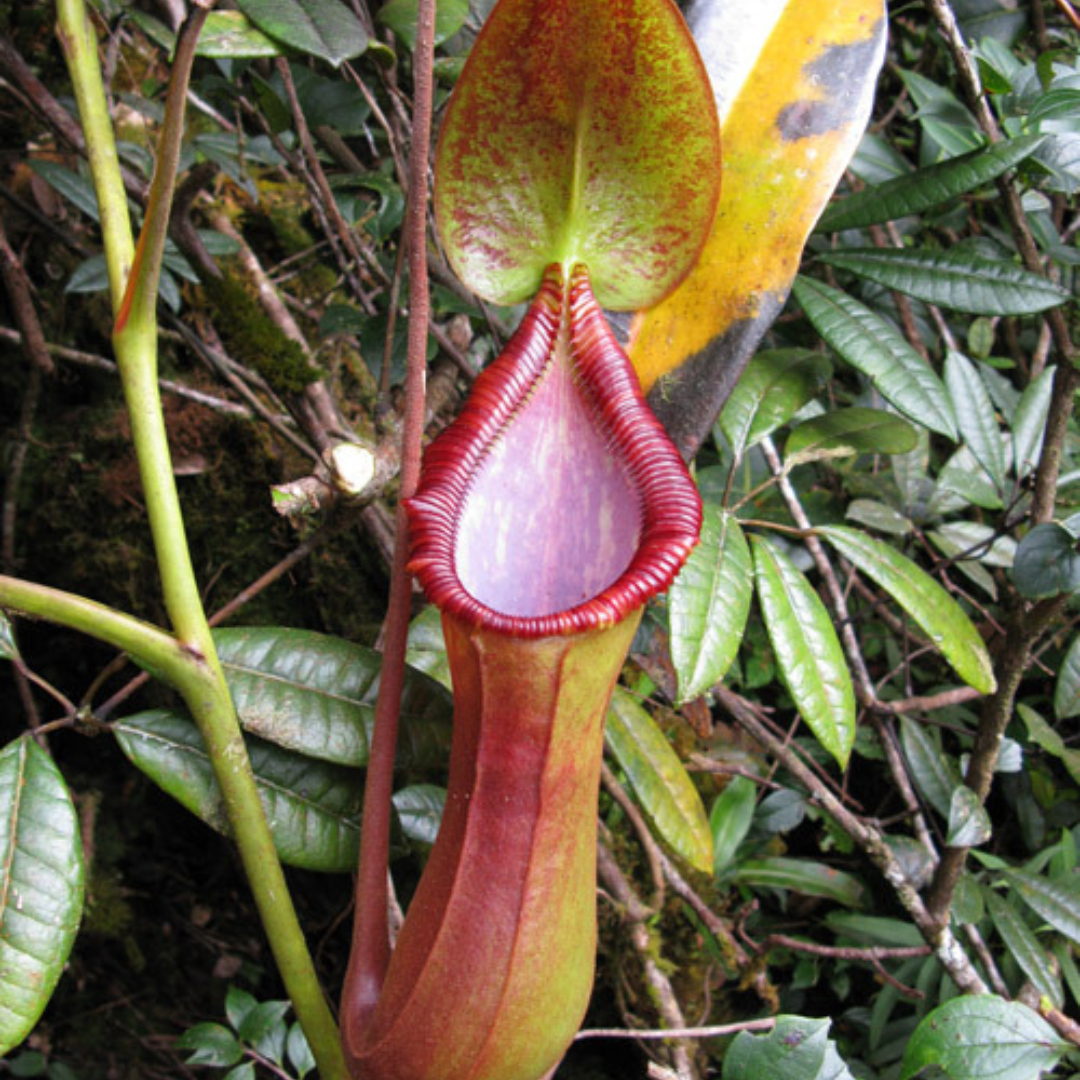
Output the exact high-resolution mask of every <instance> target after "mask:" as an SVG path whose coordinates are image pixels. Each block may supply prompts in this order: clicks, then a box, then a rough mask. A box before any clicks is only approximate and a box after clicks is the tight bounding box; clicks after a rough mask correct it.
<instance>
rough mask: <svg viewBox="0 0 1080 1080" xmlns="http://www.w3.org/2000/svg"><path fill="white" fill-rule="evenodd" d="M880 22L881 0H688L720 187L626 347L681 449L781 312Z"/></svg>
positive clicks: (842, 151)
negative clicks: (703, 236)
mask: <svg viewBox="0 0 1080 1080" xmlns="http://www.w3.org/2000/svg"><path fill="white" fill-rule="evenodd" d="M884 16H885V5H884V3H882V0H778V2H777V3H769V4H763V3H759V2H758V0H725V2H724V3H722V4H717V3H715V0H694V2H692V3H691V4H690V5H689V7H688V9H687V20H688V22H689V24H690V27H691V30H692V31H693V33H694V38H695V40H696V41H697V44H698V48H699V49H700V50H701V54H702V57H703V59H704V61H705V64H706V67H707V68H708V69H709V74H710V77H711V78H712V83H713V89H714V92H715V94H716V98H717V101H718V103H719V108H720V115H721V124H722V141H723V161H724V189H723V193H722V195H721V199H720V209H719V211H718V213H717V215H716V221H715V223H714V225H713V230H712V234H711V236H710V237H709V240H708V243H707V244H706V246H705V249H704V251H703V252H702V255H701V258H700V260H699V261H698V263H697V265H696V266H695V268H694V271H693V273H692V274H691V275H690V276H689V277H688V278H687V279H686V281H685V282H684V284H683V285H682V286H681V287H680V288H679V289H678V291H676V292H675V293H673V294H672V295H671V296H670V297H669V298H668V299H667V300H665V301H664V302H663V303H661V304H659V305H657V306H656V307H653V308H651V309H649V310H648V311H644V312H640V313H639V314H638V315H637V316H636V317H635V319H634V322H633V324H632V326H631V330H630V346H629V351H630V358H631V360H632V361H633V363H634V367H635V368H636V369H637V372H638V376H639V377H640V379H641V382H642V385H643V387H644V388H645V390H646V391H647V392H649V403H650V404H651V405H652V406H653V408H654V410H655V411H656V413H657V415H658V416H659V417H660V419H661V421H662V422H663V423H664V425H665V426H666V427H667V429H668V431H669V432H670V433H671V435H672V436H673V438H674V440H675V443H676V445H677V446H678V447H679V449H680V450H681V451H682V453H683V455H684V457H687V458H689V457H691V456H692V455H693V453H694V451H695V450H696V448H697V447H698V446H699V445H700V444H701V442H702V441H703V440H704V438H705V437H706V436H707V435H708V433H709V430H710V429H711V427H712V424H713V420H714V418H715V417H716V415H717V414H718V413H719V411H720V409H721V407H722V406H723V404H724V402H725V401H726V399H727V396H728V394H730V392H731V390H732V388H733V387H734V386H735V385H736V383H737V381H738V378H739V375H740V374H741V372H742V370H743V368H744V367H745V366H746V364H747V362H748V361H749V359H750V357H751V356H752V355H753V353H754V351H755V349H756V348H757V345H758V342H759V341H760V340H761V338H762V336H763V334H764V333H765V331H766V330H767V329H768V327H769V325H770V324H771V323H772V321H773V319H775V318H776V316H777V315H778V314H779V312H780V309H781V308H782V307H783V305H784V301H785V299H786V297H787V294H788V290H789V289H790V288H791V282H792V279H793V278H794V276H795V272H796V270H797V268H798V265H799V257H800V255H801V253H802V248H803V245H804V244H805V242H806V237H807V236H808V234H809V232H810V230H811V229H812V228H813V225H814V222H815V221H816V219H817V217H818V215H819V214H820V213H821V210H822V207H823V206H824V205H825V203H826V202H827V200H828V198H829V195H830V194H831V193H832V190H833V188H834V187H835V185H836V182H837V180H838V179H839V178H840V176H841V175H842V173H843V170H844V169H845V168H846V166H847V164H848V161H849V159H850V157H851V155H852V153H853V152H854V150H855V147H856V145H857V144H858V141H859V138H860V136H861V134H862V131H863V128H864V127H865V125H866V121H867V118H868V117H869V114H870V107H871V104H872V101H873V91H874V83H875V80H876V78H877V72H878V69H879V67H880V65H881V60H882V57H883V55H884V43H885V18H884ZM781 208H782V209H781Z"/></svg>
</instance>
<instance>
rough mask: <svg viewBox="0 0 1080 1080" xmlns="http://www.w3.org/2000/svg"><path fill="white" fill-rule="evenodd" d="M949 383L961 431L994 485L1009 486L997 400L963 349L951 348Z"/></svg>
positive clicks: (946, 378) (946, 366)
mask: <svg viewBox="0 0 1080 1080" xmlns="http://www.w3.org/2000/svg"><path fill="white" fill-rule="evenodd" d="M945 385H946V386H947V387H948V389H949V396H950V397H951V398H952V401H953V408H954V410H955V411H956V422H957V424H958V425H959V428H960V435H961V436H962V437H963V439H964V442H966V443H967V445H968V447H969V448H970V450H971V452H972V453H973V454H974V455H975V458H976V460H977V461H978V462H979V464H980V465H981V466H982V467H983V468H984V469H985V470H986V475H987V476H989V477H990V480H991V481H992V482H993V484H994V487H995V488H996V489H997V490H998V491H999V492H1000V491H1004V490H1005V455H1004V454H1003V453H1002V449H1001V433H1000V432H999V430H998V424H997V418H996V417H995V415H994V404H993V402H992V401H991V400H990V395H989V394H988V393H987V391H986V384H985V383H984V382H983V381H982V379H981V378H980V377H979V372H978V370H977V369H976V367H975V365H974V364H973V363H972V362H971V361H970V360H969V359H968V358H967V357H966V356H964V355H963V354H962V353H958V352H956V351H955V350H952V349H950V350H949V353H948V355H947V356H946V358H945Z"/></svg>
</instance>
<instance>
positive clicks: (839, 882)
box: [733, 856, 866, 907]
mask: <svg viewBox="0 0 1080 1080" xmlns="http://www.w3.org/2000/svg"><path fill="white" fill-rule="evenodd" d="M733 880H734V881H735V883H736V884H738V885H746V886H747V887H749V888H751V889H789V890H791V891H792V892H798V893H805V894H806V895H807V896H820V897H823V898H825V899H826V900H835V901H836V902H837V903H839V904H845V905H847V906H848V907H861V906H862V905H863V902H864V901H865V899H866V896H865V891H864V889H863V886H862V882H860V881H859V879H858V878H856V877H853V876H852V875H851V874H848V873H845V872H844V871H843V870H836V869H834V868H833V867H831V866H827V865H826V864H825V863H819V862H811V861H810V860H809V859H788V858H784V857H782V856H773V857H770V858H765V859H747V860H745V861H744V862H741V863H739V865H738V866H737V867H736V869H735V873H734V875H733Z"/></svg>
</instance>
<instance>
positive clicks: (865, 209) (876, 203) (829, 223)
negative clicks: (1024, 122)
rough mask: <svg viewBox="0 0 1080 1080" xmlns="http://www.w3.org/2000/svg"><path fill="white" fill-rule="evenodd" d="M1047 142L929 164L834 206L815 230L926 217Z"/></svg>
mask: <svg viewBox="0 0 1080 1080" xmlns="http://www.w3.org/2000/svg"><path fill="white" fill-rule="evenodd" d="M1045 141H1046V137H1045V136H1043V135H1024V136H1021V137H1020V138H1016V139H1004V140H1002V141H1001V142H999V143H995V144H994V145H993V146H989V147H987V148H986V149H985V150H975V151H974V152H972V153H970V154H964V155H962V156H961V157H956V158H951V159H949V160H948V161H943V162H940V163H939V164H937V165H930V166H928V167H927V168H925V169H920V170H919V171H918V172H916V173H912V174H911V175H910V176H904V177H898V178H897V179H895V180H887V181H885V182H884V183H882V184H872V185H870V186H869V187H866V188H864V189H863V190H862V191H858V192H855V193H854V194H853V195H848V196H846V197H845V198H843V199H839V200H837V201H836V202H834V203H832V204H831V205H830V206H829V207H828V209H826V211H825V213H824V214H822V215H821V220H820V221H819V222H818V225H817V229H816V230H815V231H816V232H838V231H840V230H841V229H862V228H865V227H866V226H867V225H878V224H881V223H883V222H886V221H895V220H896V219H897V218H902V217H909V216H912V215H914V214H921V213H922V212H923V211H924V210H929V209H930V208H931V207H934V206H940V205H941V204H942V203H946V202H948V201H949V200H950V199H955V198H956V197H957V196H959V195H964V194H966V193H967V192H969V191H974V190H976V189H977V188H980V187H983V186H984V185H986V184H989V183H990V182H991V181H992V180H996V179H997V178H998V177H999V176H1001V175H1003V174H1004V173H1006V172H1008V171H1009V169H1011V168H1013V167H1014V166H1016V165H1018V164H1019V163H1020V162H1021V161H1023V160H1024V159H1025V158H1027V157H1028V156H1030V155H1031V154H1032V153H1034V151H1035V150H1037V149H1038V148H1039V146H1040V145H1041V144H1042V143H1043V142H1045Z"/></svg>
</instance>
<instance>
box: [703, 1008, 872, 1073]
mask: <svg viewBox="0 0 1080 1080" xmlns="http://www.w3.org/2000/svg"><path fill="white" fill-rule="evenodd" d="M830 1024H831V1021H830V1020H816V1019H812V1018H810V1017H806V1016H778V1017H777V1018H776V1027H774V1028H773V1029H772V1031H770V1032H769V1033H768V1034H767V1035H751V1034H750V1032H749V1031H742V1032H740V1033H739V1034H738V1035H737V1036H736V1037H735V1040H734V1042H732V1044H731V1046H730V1047H728V1049H727V1050H726V1051H725V1053H724V1064H723V1071H722V1073H721V1077H722V1080H764V1078H765V1077H770V1078H771V1077H780V1076H782V1077H784V1080H852V1075H851V1072H850V1071H849V1070H848V1068H847V1066H846V1065H845V1064H844V1063H843V1061H842V1060H841V1059H840V1055H839V1054H838V1053H837V1050H836V1046H835V1045H834V1043H833V1041H832V1040H831V1039H830V1038H829V1025H830Z"/></svg>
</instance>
